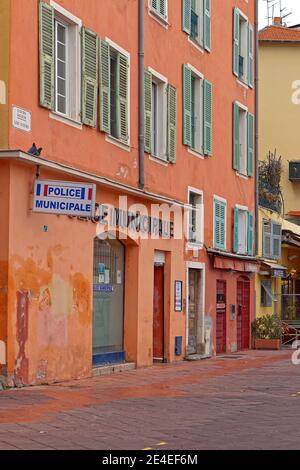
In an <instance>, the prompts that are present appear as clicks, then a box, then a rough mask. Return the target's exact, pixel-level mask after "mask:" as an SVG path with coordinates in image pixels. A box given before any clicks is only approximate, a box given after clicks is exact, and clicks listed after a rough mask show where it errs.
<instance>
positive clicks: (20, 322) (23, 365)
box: [15, 291, 29, 383]
mask: <svg viewBox="0 0 300 470" xmlns="http://www.w3.org/2000/svg"><path fill="white" fill-rule="evenodd" d="M28 302H29V301H28V293H27V292H20V291H18V292H17V325H16V330H17V342H18V346H19V351H18V355H17V358H16V364H15V372H16V375H17V376H18V377H20V378H22V379H23V380H24V382H25V383H26V382H27V381H28V365H29V364H28V359H27V358H26V352H25V346H26V341H27V340H28Z"/></svg>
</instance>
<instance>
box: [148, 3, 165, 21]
mask: <svg viewBox="0 0 300 470" xmlns="http://www.w3.org/2000/svg"><path fill="white" fill-rule="evenodd" d="M165 1H166V10H167V11H166V16H165V17H164V16H162V15H161V14H160V13H159V12H158V11H157V10H155V8H153V7H152V1H151V0H148V13H149V15H150V16H151V17H152V18H153V19H155V20H157V21H158V23H160V24H161V25H162V26H164V27H166V28H167V27H168V21H169V2H168V0H165Z"/></svg>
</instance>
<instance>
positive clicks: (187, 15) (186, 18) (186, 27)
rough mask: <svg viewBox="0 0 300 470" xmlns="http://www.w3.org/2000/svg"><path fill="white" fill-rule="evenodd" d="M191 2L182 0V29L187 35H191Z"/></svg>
mask: <svg viewBox="0 0 300 470" xmlns="http://www.w3.org/2000/svg"><path fill="white" fill-rule="evenodd" d="M191 11H192V2H191V0H182V29H183V31H184V32H185V33H187V34H189V35H190V34H191Z"/></svg>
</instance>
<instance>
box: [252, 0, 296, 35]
mask: <svg viewBox="0 0 300 470" xmlns="http://www.w3.org/2000/svg"><path fill="white" fill-rule="evenodd" d="M277 1H278V0H274V1H273V2H272V4H275V3H276V2H277ZM259 2H260V5H259V8H260V11H259V28H260V29H261V28H263V27H264V26H266V25H267V19H266V17H267V6H266V5H267V2H266V1H265V0H259ZM281 2H282V7H286V12H287V13H288V12H292V15H290V16H289V17H288V18H287V19H286V23H287V25H288V26H291V25H293V24H300V0H281ZM279 9H280V7H279V1H278V5H277V6H275V15H274V16H279Z"/></svg>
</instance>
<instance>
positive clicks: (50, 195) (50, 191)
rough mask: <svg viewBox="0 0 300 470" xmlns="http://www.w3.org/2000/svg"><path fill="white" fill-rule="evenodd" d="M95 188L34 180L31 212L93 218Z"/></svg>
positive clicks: (65, 182)
mask: <svg viewBox="0 0 300 470" xmlns="http://www.w3.org/2000/svg"><path fill="white" fill-rule="evenodd" d="M95 197H96V186H95V185H94V184H85V183H73V182H71V181H49V180H36V182H35V185H34V196H33V207H32V210H33V212H41V213H46V214H58V215H74V216H77V217H94V212H95Z"/></svg>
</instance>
